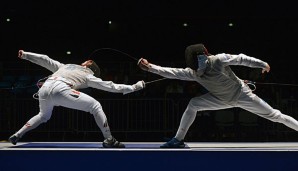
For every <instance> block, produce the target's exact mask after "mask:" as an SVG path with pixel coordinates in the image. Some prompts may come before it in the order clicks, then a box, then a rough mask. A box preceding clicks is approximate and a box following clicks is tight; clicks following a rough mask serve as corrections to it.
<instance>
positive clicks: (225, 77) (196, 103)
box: [138, 44, 298, 148]
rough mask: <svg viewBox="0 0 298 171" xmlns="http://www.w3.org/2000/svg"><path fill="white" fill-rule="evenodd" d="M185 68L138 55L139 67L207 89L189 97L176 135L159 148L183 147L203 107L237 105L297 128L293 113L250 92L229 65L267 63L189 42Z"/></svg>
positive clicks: (265, 67) (263, 65) (264, 68)
mask: <svg viewBox="0 0 298 171" xmlns="http://www.w3.org/2000/svg"><path fill="white" fill-rule="evenodd" d="M185 60H186V65H187V67H186V68H170V67H162V66H158V65H155V64H152V63H150V62H148V60H147V59H144V58H141V59H140V60H139V61H138V65H139V67H140V68H141V69H142V70H144V71H148V72H151V73H154V74H158V75H161V76H163V77H166V78H170V79H180V80H186V81H196V82H197V83H199V84H201V85H202V86H203V87H204V88H206V89H207V90H208V93H206V94H203V95H201V96H198V97H194V98H192V99H191V100H190V101H189V103H188V106H187V107H186V110H185V111H184V113H183V115H182V118H181V121H180V125H179V128H178V130H177V132H176V135H175V136H174V137H173V138H172V139H171V140H170V141H168V142H166V143H165V144H163V145H161V146H160V147H161V148H184V147H185V143H184V138H185V135H186V134H187V131H188V129H189V127H190V126H191V125H192V123H193V122H194V120H195V117H196V113H197V112H198V111H204V110H220V109H227V108H232V107H239V108H242V109H244V110H247V111H249V112H251V113H254V114H256V115H258V116H260V117H263V118H266V119H269V120H271V121H273V122H278V123H282V124H284V125H286V126H287V127H289V128H292V129H294V130H296V131H298V122H297V120H295V119H294V118H293V117H291V116H288V115H285V114H282V113H281V112H280V111H279V110H277V109H274V108H272V107H271V106H270V105H269V104H267V103H266V102H265V101H264V100H262V99H261V98H260V97H258V96H257V95H256V94H254V93H253V92H252V90H251V89H250V88H249V87H248V85H247V84H245V83H244V80H242V79H240V78H238V76H236V75H235V73H234V72H233V71H232V69H231V68H230V66H232V65H241V66H246V67H251V68H261V69H262V73H264V72H269V71H270V66H269V65H268V63H266V62H264V61H262V60H260V59H256V58H254V57H250V56H247V55H245V54H239V55H234V54H226V53H220V54H217V55H212V54H210V53H209V52H208V50H207V48H206V47H205V46H204V44H194V45H190V46H188V47H187V48H186V50H185Z"/></svg>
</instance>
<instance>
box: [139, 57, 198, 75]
mask: <svg viewBox="0 0 298 171" xmlns="http://www.w3.org/2000/svg"><path fill="white" fill-rule="evenodd" d="M138 66H139V67H140V68H141V69H142V70H144V71H149V72H152V73H155V74H158V75H160V76H163V77H166V78H171V79H179V80H188V81H193V80H194V75H195V72H194V71H193V70H192V69H190V68H185V69H183V68H170V67H161V66H158V65H154V64H152V63H149V62H148V61H147V59H144V58H141V59H140V60H139V61H138Z"/></svg>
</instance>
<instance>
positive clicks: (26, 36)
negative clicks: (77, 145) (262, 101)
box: [0, 0, 298, 140]
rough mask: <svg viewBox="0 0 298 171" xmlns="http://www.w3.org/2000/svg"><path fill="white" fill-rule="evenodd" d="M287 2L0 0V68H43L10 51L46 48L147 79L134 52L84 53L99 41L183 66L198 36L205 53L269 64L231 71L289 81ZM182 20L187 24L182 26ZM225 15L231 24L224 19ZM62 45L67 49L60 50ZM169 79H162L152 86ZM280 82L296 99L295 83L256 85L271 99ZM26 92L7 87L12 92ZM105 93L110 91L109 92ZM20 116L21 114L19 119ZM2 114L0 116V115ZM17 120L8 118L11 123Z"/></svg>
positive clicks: (292, 20)
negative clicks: (263, 71) (243, 56)
mask: <svg viewBox="0 0 298 171" xmlns="http://www.w3.org/2000/svg"><path fill="white" fill-rule="evenodd" d="M294 4H295V3H294V1H277V2H271V1H239V0H238V1H236V0H235V1H233V0H225V1H214V0H213V1H212V0H208V1H201V0H197V1H189V0H171V1H163V0H159V1H157V0H148V1H141V0H126V1H125V0H123V1H115V0H107V1H102V0H98V1H95V0H92V1H87V0H84V1H79V0H73V1H64V0H61V1H38V0H36V1H34V0H28V1H15V0H10V1H7V0H6V1H1V2H0V15H1V16H0V34H1V38H0V43H1V46H0V52H1V60H0V66H1V76H3V75H8V74H14V75H17V76H18V75H20V74H24V73H25V74H32V72H34V74H36V73H40V74H42V75H44V76H46V75H48V74H49V72H48V71H44V69H42V68H41V67H39V66H36V65H34V64H31V63H30V62H28V61H20V60H19V59H18V58H17V52H18V50H19V49H23V50H25V51H31V52H36V53H42V54H47V55H48V56H50V57H51V58H53V59H56V60H59V61H60V62H63V63H78V64H79V63H81V62H82V61H84V60H86V59H88V58H92V59H94V60H95V61H96V63H98V64H99V65H100V66H101V67H103V68H104V70H103V74H104V76H103V79H106V80H109V79H111V80H113V81H115V82H116V83H117V82H119V83H123V82H124V81H123V79H118V80H115V79H112V78H111V77H108V76H107V75H108V71H110V72H113V74H114V75H117V74H119V73H121V72H125V73H126V74H127V75H128V77H129V80H128V81H127V82H124V83H129V84H131V83H135V81H138V80H141V79H144V80H145V81H151V80H153V79H157V78H159V77H157V76H153V74H147V73H146V74H145V73H144V72H143V71H141V70H140V69H139V68H137V67H136V66H135V63H136V62H137V61H136V60H135V59H132V58H131V57H128V56H127V55H124V54H123V53H122V54H121V53H118V52H117V53H116V52H114V51H100V52H97V53H95V54H93V55H91V54H92V52H94V51H95V50H96V49H99V48H113V49H117V50H120V51H122V52H124V53H127V54H129V55H131V56H132V57H133V58H136V59H139V58H140V57H145V58H147V59H148V60H149V61H150V62H152V63H156V64H160V65H163V66H177V67H185V63H184V50H185V47H186V46H188V45H190V44H195V43H204V44H205V46H206V47H207V48H208V50H209V52H210V53H211V54H217V53H231V54H239V53H244V54H246V55H249V56H253V57H256V58H259V59H261V60H263V61H266V62H268V63H269V64H270V66H271V72H270V73H269V74H267V75H265V76H264V75H263V76H260V75H261V74H260V70H256V69H248V68H243V69H238V68H237V67H235V72H236V73H237V74H238V75H239V77H241V78H243V79H252V80H254V81H267V82H278V83H291V84H296V83H297V71H296V62H295V61H296V60H297V54H296V49H297V43H296V42H297V38H298V12H297V7H296V5H294ZM7 19H9V21H7ZM109 21H112V23H111V24H109ZM184 23H187V24H188V26H187V27H184V26H183V24H184ZM231 23H232V24H233V26H229V24H231ZM67 51H71V54H70V55H68V54H66V52H67ZM127 68H129V71H127ZM105 71H106V72H105ZM169 83H171V82H170V81H169V80H165V81H164V82H163V83H160V84H161V85H160V86H166V85H167V84H169ZM282 89H286V90H290V89H291V90H292V91H290V92H286V93H283V95H284V96H286V97H285V98H292V99H294V100H296V98H297V88H295V87H294V86H290V87H270V86H267V87H266V86H265V87H262V86H260V87H258V91H257V93H258V94H259V95H260V96H261V97H266V98H271V100H272V101H274V102H276V101H278V100H280V98H282V97H280V96H279V95H280V94H277V92H279V91H281V90H282ZM155 91H156V93H155V94H154V93H152V92H155ZM93 92H94V91H93ZM144 92H145V93H143V94H136V95H135V98H139V97H140V96H141V97H143V98H147V97H150V98H155V97H157V98H159V97H164V95H163V94H160V93H161V92H164V89H162V88H160V87H155V86H154V85H152V86H148V87H147V89H146V90H144ZM2 93H3V92H2ZM5 95H6V96H4V95H2V100H3V101H5V98H8V97H10V94H5ZM92 95H94V96H96V95H97V94H96V93H93V94H92ZM100 95H102V94H100ZM149 95H150V96H149ZM192 95H193V94H191V95H189V96H185V97H187V98H188V97H191V96H192ZM31 96H32V94H29V95H28V94H25V95H24V94H22V95H18V96H16V95H15V94H14V97H15V98H16V99H21V98H31ZM111 96H114V95H110V94H109V97H111ZM115 96H116V97H117V98H122V96H118V95H115ZM100 97H101V98H102V97H103V96H100ZM132 97H134V95H132ZM175 97H176V96H175ZM188 100H189V99H188ZM295 102H296V101H295ZM276 104H277V102H276ZM295 104H296V103H295ZM185 105H186V104H185ZM296 105H297V104H296ZM184 107H186V106H183V107H182V108H181V111H179V112H180V113H179V117H180V116H181V115H182V112H183V110H184ZM274 107H275V106H274ZM276 107H280V106H278V105H277V106H276ZM36 108H37V106H36ZM6 110H8V109H6ZM295 110H297V109H296V108H295ZM295 113H297V111H295ZM6 115H8V114H6ZM10 119H13V118H10ZM27 119H29V116H28V117H27V118H25V119H24V120H27ZM2 120H3V122H6V120H8V119H6V118H4V119H2ZM177 124H178V123H177ZM21 125H22V124H17V125H14V126H15V131H16V128H19V127H21ZM174 127H175V128H176V127H178V125H175V126H174ZM3 128H4V129H5V125H3V126H2V130H3ZM10 128H12V127H10ZM13 129H14V128H13ZM193 129H194V128H193ZM10 133H12V132H11V129H10V130H9V131H8V134H10ZM1 138H2V137H1ZM138 139H141V138H138ZM132 140H134V139H133V138H132ZM272 140H274V139H272ZM289 140H291V139H289Z"/></svg>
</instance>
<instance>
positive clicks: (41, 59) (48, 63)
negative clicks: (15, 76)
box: [21, 52, 64, 73]
mask: <svg viewBox="0 0 298 171" xmlns="http://www.w3.org/2000/svg"><path fill="white" fill-rule="evenodd" d="M21 58H22V59H26V60H28V61H30V62H32V63H35V64H37V65H40V66H42V67H44V68H46V69H48V70H50V71H52V72H53V73H54V72H56V71H57V70H58V69H59V68H60V67H61V66H63V65H64V64H62V63H60V62H58V61H55V60H53V59H51V58H49V57H48V56H47V55H43V54H37V53H32V52H24V53H23V55H22V56H21Z"/></svg>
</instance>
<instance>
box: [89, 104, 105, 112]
mask: <svg viewBox="0 0 298 171" xmlns="http://www.w3.org/2000/svg"><path fill="white" fill-rule="evenodd" d="M100 111H102V106H101V104H100V103H99V102H97V103H95V104H94V105H92V106H91V107H90V109H89V112H90V113H91V114H93V115H94V114H96V113H99V112H100Z"/></svg>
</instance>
